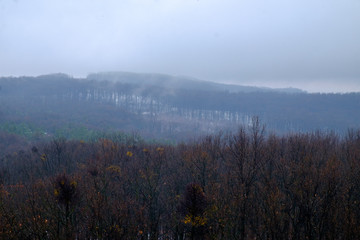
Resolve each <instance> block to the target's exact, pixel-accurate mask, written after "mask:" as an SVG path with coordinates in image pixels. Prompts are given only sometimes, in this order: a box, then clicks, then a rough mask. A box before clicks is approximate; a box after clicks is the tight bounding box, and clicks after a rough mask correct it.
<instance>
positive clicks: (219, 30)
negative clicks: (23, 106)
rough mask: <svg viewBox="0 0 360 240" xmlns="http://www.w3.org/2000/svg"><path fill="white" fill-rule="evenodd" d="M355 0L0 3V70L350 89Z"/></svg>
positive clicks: (359, 53)
mask: <svg viewBox="0 0 360 240" xmlns="http://www.w3.org/2000/svg"><path fill="white" fill-rule="evenodd" d="M359 12H360V1H357V0H347V1H342V2H340V1H337V0H315V1H310V0H302V1H300V0H296V1H291V2H290V1H286V0H272V1H265V0H238V1H236V0H224V1H217V0H207V1H201V0H198V1H196V0H172V1H165V0H143V1H141V0H133V1H128V0H124V1H115V0H106V1H98V0H86V1H85V0H78V1H72V0H61V1H60V0H54V1H45V0H30V1H25V0H16V1H15V0H0V66H1V67H0V76H25V75H26V76H37V75H43V74H50V73H59V72H61V73H65V74H69V75H71V76H74V77H79V76H81V77H83V76H86V75H87V74H90V73H95V72H106V71H126V72H136V73H148V72H150V73H161V74H169V75H174V76H189V77H193V78H197V79H201V80H206V81H213V82H222V83H232V84H239V85H247V86H264V87H273V88H287V87H294V88H300V89H303V90H306V91H308V92H354V91H357V92H360V14H358V13H359Z"/></svg>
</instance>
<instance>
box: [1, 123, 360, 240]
mask: <svg viewBox="0 0 360 240" xmlns="http://www.w3.org/2000/svg"><path fill="white" fill-rule="evenodd" d="M252 120H253V123H254V124H253V125H252V126H250V127H241V128H239V129H238V130H237V131H236V132H233V133H227V134H216V135H208V136H206V137H202V138H199V139H197V140H194V141H192V142H188V143H182V144H177V145H164V144H159V143H147V142H146V141H143V140H141V139H137V138H134V137H124V135H117V134H114V135H113V136H108V137H107V138H99V139H98V140H96V141H92V142H85V141H82V140H71V141H70V140H65V139H54V140H51V141H47V142H44V143H35V144H34V145H31V146H29V147H27V148H25V149H24V150H21V151H16V152H13V153H11V154H7V155H6V156H2V157H1V158H0V238H1V239H151V240H158V239H177V240H180V239H182V240H184V239H198V240H200V239H274V240H278V239H359V238H360V229H359V226H360V207H359V206H360V205H359V199H360V187H359V184H358V183H359V181H360V165H359V159H360V132H359V131H354V130H353V131H349V132H348V133H347V134H346V136H345V137H344V138H339V137H338V136H336V135H335V134H332V133H327V134H324V133H320V132H317V133H311V134H310V133H307V134H300V133H297V134H289V135H286V136H276V135H273V134H270V135H269V134H266V129H265V128H264V126H263V125H262V124H261V123H260V122H259V121H258V119H257V118H254V119H252Z"/></svg>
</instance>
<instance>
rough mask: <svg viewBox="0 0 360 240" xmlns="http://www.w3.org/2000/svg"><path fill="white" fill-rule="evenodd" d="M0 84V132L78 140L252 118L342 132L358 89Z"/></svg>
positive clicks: (133, 82)
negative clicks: (105, 133)
mask: <svg viewBox="0 0 360 240" xmlns="http://www.w3.org/2000/svg"><path fill="white" fill-rule="evenodd" d="M0 86H1V90H0V103H1V105H0V130H3V131H7V132H9V133H15V134H17V133H18V132H21V133H22V134H23V135H24V134H25V135H26V137H28V138H29V137H32V138H42V137H46V136H50V137H54V136H55V137H66V138H72V139H74V138H75V139H83V140H86V139H88V138H90V136H91V133H92V132H93V131H110V132H111V131H120V130H121V131H126V132H134V131H135V132H139V133H141V135H142V136H143V137H144V138H148V139H149V138H157V139H159V138H161V139H167V140H170V141H179V140H184V139H188V138H191V137H194V136H201V135H204V134H209V133H216V132H218V131H220V130H222V131H226V130H232V131H233V130H236V129H237V127H238V126H239V125H251V124H252V123H251V118H252V116H259V117H260V118H261V119H262V121H263V122H264V123H265V124H266V126H267V128H268V129H269V131H274V132H276V133H279V134H284V133H288V132H311V131H316V130H321V131H327V132H330V131H335V132H336V133H337V134H340V135H343V134H345V133H346V131H347V130H348V129H349V128H359V127H360V111H359V109H360V94H359V93H351V94H308V93H304V92H301V91H300V90H296V89H264V88H255V87H242V86H235V85H224V84H217V83H211V82H205V81H199V80H194V79H187V78H185V79H183V78H176V77H171V76H167V75H157V74H130V73H103V74H101V73H100V74H92V75H89V76H88V78H86V79H77V78H72V77H69V76H67V75H65V74H54V75H45V76H39V77H18V78H0ZM19 129H21V130H19ZM75 133H76V134H75ZM89 133H90V134H89Z"/></svg>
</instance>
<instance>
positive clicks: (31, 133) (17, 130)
mask: <svg viewBox="0 0 360 240" xmlns="http://www.w3.org/2000/svg"><path fill="white" fill-rule="evenodd" d="M0 130H2V131H4V132H8V133H12V134H16V135H19V136H22V137H25V138H26V139H29V140H34V139H38V138H41V137H44V136H45V135H46V132H45V131H44V130H43V129H41V128H39V127H37V126H35V125H33V124H29V123H26V122H19V123H16V122H4V123H0Z"/></svg>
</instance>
